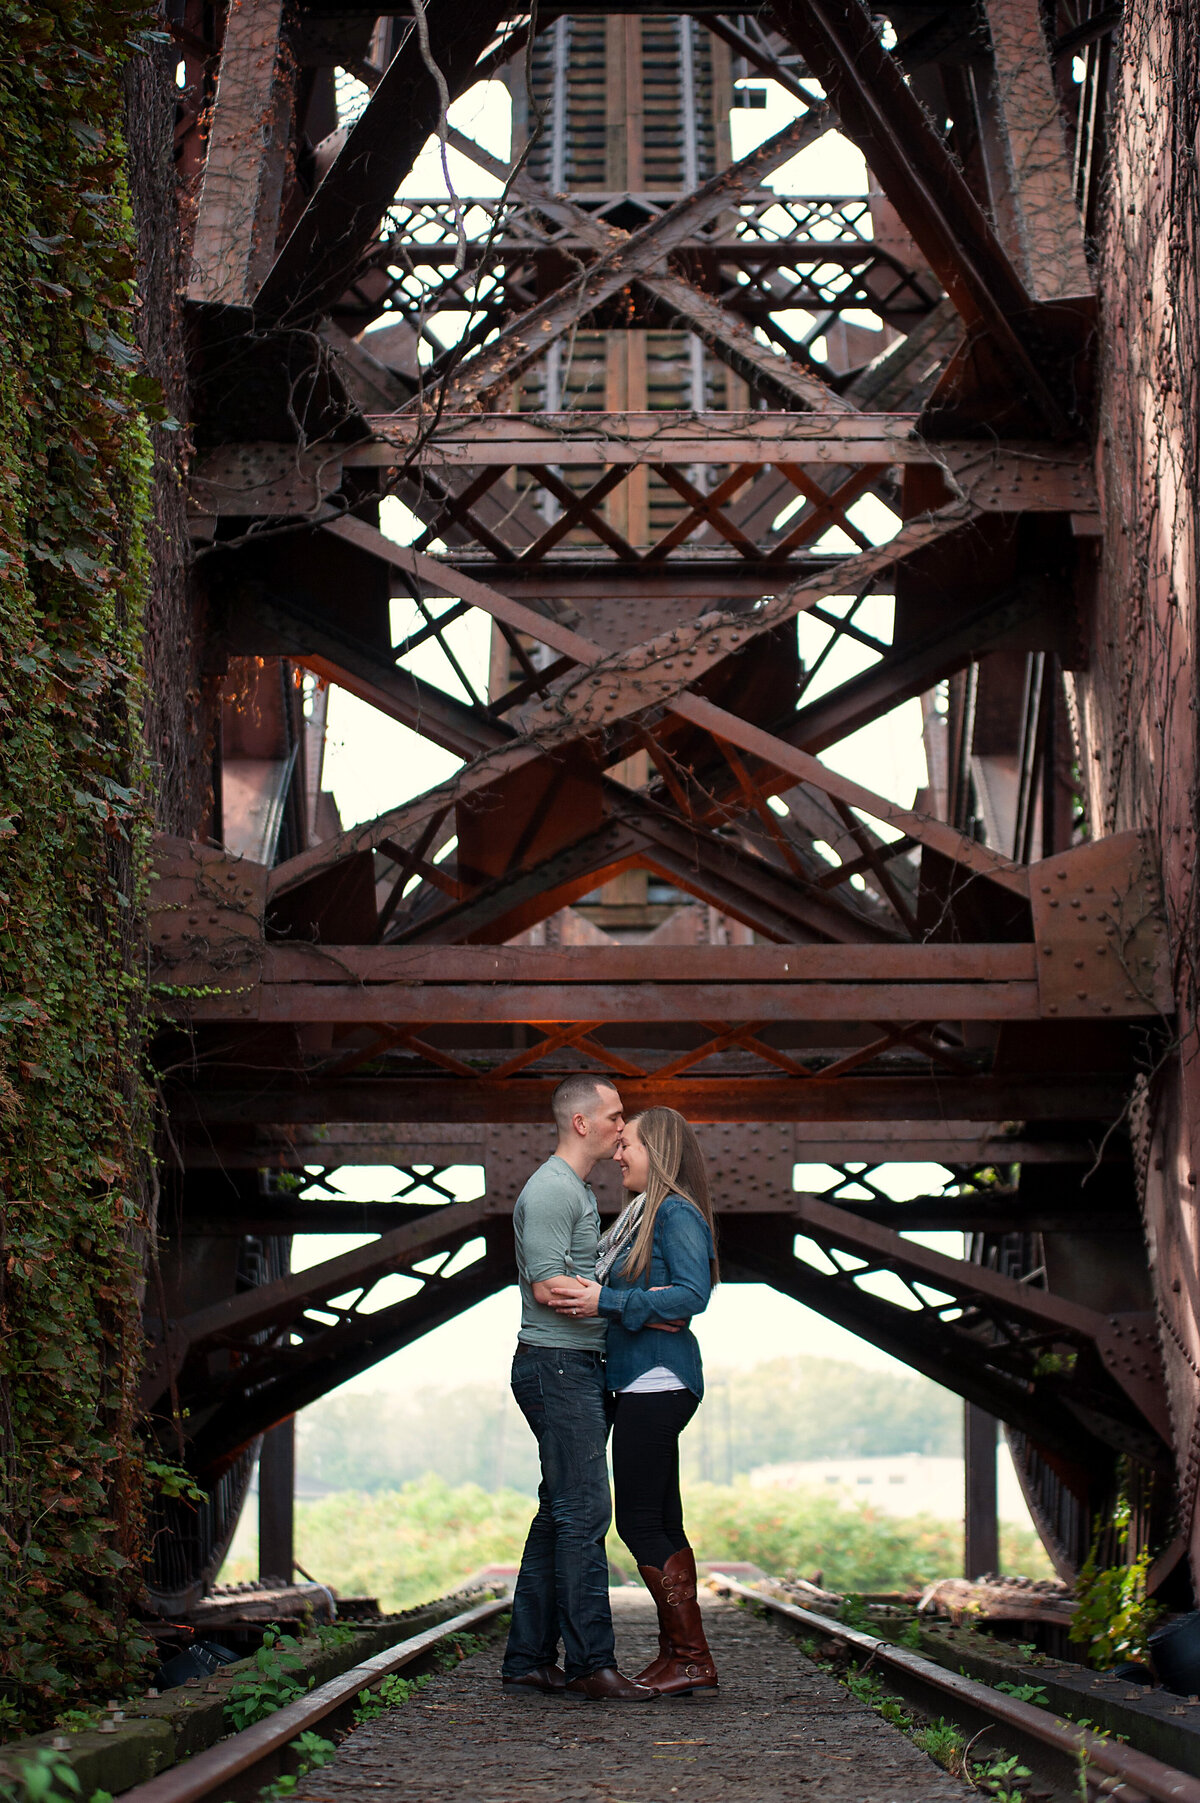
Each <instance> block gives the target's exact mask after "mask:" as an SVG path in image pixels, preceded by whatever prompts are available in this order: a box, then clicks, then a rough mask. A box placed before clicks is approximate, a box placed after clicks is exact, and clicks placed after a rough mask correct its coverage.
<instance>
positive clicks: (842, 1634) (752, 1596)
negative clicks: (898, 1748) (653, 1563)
mask: <svg viewBox="0 0 1200 1803" xmlns="http://www.w3.org/2000/svg"><path fill="white" fill-rule="evenodd" d="M708 1583H709V1588H710V1589H712V1590H714V1591H715V1592H716V1593H717V1594H718V1595H719V1596H729V1597H735V1598H738V1599H740V1600H742V1601H745V1602H748V1603H753V1604H755V1605H756V1606H757V1607H759V1608H761V1609H762V1610H764V1611H765V1612H767V1613H768V1614H769V1615H771V1616H772V1617H774V1618H775V1619H777V1620H778V1621H779V1622H780V1623H781V1624H782V1625H783V1626H785V1627H787V1628H788V1629H790V1630H791V1631H792V1632H793V1633H795V1634H803V1635H805V1636H810V1637H813V1638H817V1639H820V1640H824V1641H827V1642H829V1643H831V1644H834V1645H837V1646H839V1647H842V1648H845V1649H847V1650H849V1651H850V1652H852V1653H853V1654H854V1655H855V1656H856V1657H857V1658H858V1659H859V1660H860V1669H863V1668H865V1667H870V1669H871V1670H872V1671H875V1672H878V1673H879V1674H880V1675H881V1676H883V1677H885V1678H886V1680H887V1683H888V1686H889V1688H890V1689H891V1690H892V1691H893V1692H894V1693H895V1695H896V1696H898V1697H899V1698H900V1699H901V1701H903V1702H905V1703H908V1704H909V1705H910V1706H911V1707H913V1708H915V1709H917V1710H919V1711H920V1712H921V1714H922V1715H926V1716H930V1717H933V1718H934V1719H936V1718H937V1717H939V1716H940V1717H943V1718H945V1719H946V1720H947V1721H951V1722H953V1723H954V1724H955V1726H956V1727H958V1728H959V1729H961V1730H962V1732H963V1733H965V1734H966V1735H968V1736H978V1737H980V1739H981V1740H982V1738H983V1736H984V1735H986V1734H988V1733H989V1732H990V1731H994V1736H995V1739H994V1742H993V1746H994V1747H1002V1748H1003V1750H1004V1752H1006V1753H1016V1754H1019V1755H1020V1757H1021V1759H1022V1760H1023V1761H1024V1762H1025V1763H1026V1764H1027V1765H1028V1766H1029V1768H1030V1770H1031V1771H1032V1772H1033V1774H1034V1776H1035V1777H1036V1778H1038V1779H1040V1780H1042V1781H1044V1782H1045V1783H1048V1784H1050V1785H1051V1786H1052V1787H1053V1788H1054V1790H1055V1791H1056V1792H1057V1793H1059V1794H1060V1795H1064V1794H1065V1795H1067V1796H1071V1797H1082V1796H1083V1794H1084V1793H1083V1790H1082V1789H1081V1785H1080V1780H1081V1777H1082V1778H1083V1780H1084V1782H1085V1784H1086V1795H1087V1797H1088V1798H1089V1799H1091V1798H1117V1799H1119V1800H1120V1803H1200V1779H1197V1778H1193V1777H1192V1776H1191V1774H1190V1773H1188V1772H1181V1771H1177V1770H1176V1769H1175V1768H1174V1767H1173V1766H1169V1765H1164V1763H1163V1762H1162V1760H1160V1759H1154V1758H1153V1757H1152V1756H1151V1755H1150V1754H1148V1753H1140V1752H1138V1751H1137V1750H1136V1748H1133V1747H1127V1746H1125V1745H1124V1744H1123V1743H1122V1742H1120V1741H1116V1740H1110V1739H1107V1738H1105V1737H1104V1736H1103V1735H1098V1734H1092V1733H1090V1732H1089V1731H1088V1730H1087V1729H1086V1728H1081V1727H1079V1726H1078V1724H1077V1723H1074V1722H1070V1721H1064V1720H1063V1719H1062V1718H1061V1717H1058V1716H1054V1715H1051V1714H1049V1713H1048V1712H1047V1711H1046V1710H1045V1709H1039V1708H1037V1707H1035V1705H1033V1704H1032V1703H1022V1702H1020V1701H1019V1700H1018V1698H1016V1697H1010V1696H1006V1695H1005V1694H1004V1692H1003V1691H999V1690H993V1689H992V1688H991V1686H990V1685H987V1684H980V1683H978V1682H977V1681H976V1680H975V1679H974V1678H967V1677H964V1676H963V1675H962V1674H961V1673H959V1672H951V1671H947V1670H945V1668H944V1667H943V1666H940V1665H937V1664H936V1663H935V1662H934V1661H933V1660H932V1659H927V1658H925V1657H924V1655H923V1654H921V1653H914V1652H910V1651H909V1650H908V1648H907V1647H900V1646H895V1645H893V1643H892V1642H891V1641H888V1640H880V1639H878V1638H877V1637H876V1636H875V1635H873V1634H864V1633H863V1632H862V1631H861V1629H858V1628H851V1627H847V1626H844V1625H843V1624H842V1623H841V1622H836V1621H832V1620H831V1619H830V1618H829V1617H828V1616H826V1615H816V1614H814V1613H813V1611H812V1610H810V1609H802V1608H800V1607H799V1606H798V1605H797V1604H795V1603H788V1602H784V1601H783V1600H782V1599H781V1598H779V1597H774V1596H770V1595H768V1594H765V1593H764V1592H763V1591H761V1590H753V1589H751V1588H750V1586H749V1585H747V1584H742V1583H739V1582H738V1581H737V1579H736V1578H728V1577H722V1576H719V1575H714V1576H713V1577H711V1578H710V1579H709V1580H708ZM988 1750H989V1751H990V1750H992V1749H988ZM981 1753H982V1749H981Z"/></svg>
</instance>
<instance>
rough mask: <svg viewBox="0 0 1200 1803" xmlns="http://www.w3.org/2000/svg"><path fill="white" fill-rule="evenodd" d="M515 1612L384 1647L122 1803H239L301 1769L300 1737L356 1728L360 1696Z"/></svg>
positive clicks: (503, 1602) (486, 1608) (467, 1620)
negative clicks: (294, 1748) (294, 1749)
mask: <svg viewBox="0 0 1200 1803" xmlns="http://www.w3.org/2000/svg"><path fill="white" fill-rule="evenodd" d="M511 1607H512V1597H511V1595H509V1594H507V1593H506V1594H505V1595H504V1596H501V1597H497V1598H495V1599H494V1600H493V1601H492V1602H488V1603H479V1604H477V1606H476V1607H475V1608H474V1609H466V1610H464V1611H463V1613H462V1614H461V1615H455V1616H452V1617H451V1618H450V1620H449V1621H443V1622H439V1623H438V1624H437V1626H436V1627H433V1628H427V1629H426V1630H425V1632H424V1633H423V1634H414V1635H413V1636H412V1638H411V1639H410V1640H402V1641H400V1642H398V1644H397V1645H396V1646H392V1647H387V1648H385V1650H384V1651H383V1652H382V1653H376V1654H375V1655H374V1657H373V1658H371V1659H364V1660H363V1662H362V1664H361V1665H355V1666H353V1667H352V1668H351V1669H350V1670H349V1671H347V1672H343V1673H342V1674H341V1676H340V1677H337V1678H331V1679H330V1680H329V1682H328V1683H327V1684H322V1685H320V1687H319V1688H318V1689H316V1690H310V1691H309V1692H308V1694H307V1695H306V1696H303V1697H301V1698H300V1699H299V1700H298V1701H297V1702H295V1703H289V1704H288V1705H287V1706H286V1707H285V1708H283V1709H280V1710H277V1711H276V1713H275V1714H274V1715H270V1716H268V1717H267V1718H266V1720H265V1721H261V1722H255V1723H254V1724H253V1726H252V1727H249V1728H244V1729H243V1730H242V1732H241V1733H240V1734H231V1735H230V1736H229V1738H228V1739H227V1740H222V1741H218V1742H217V1745H216V1746H215V1747H209V1748H207V1749H206V1751H205V1752H203V1753H197V1754H195V1756H194V1757H193V1758H191V1759H185V1760H183V1761H181V1762H180V1764H178V1765H173V1766H170V1767H169V1768H168V1769H167V1770H166V1771H165V1772H160V1773H159V1775H158V1777H157V1778H151V1779H149V1781H148V1782H147V1783H145V1784H138V1785H135V1786H134V1788H133V1789H132V1790H127V1791H125V1792H123V1793H122V1795H121V1797H120V1803H207V1800H208V1799H210V1798H211V1799H214V1800H215V1803H226V1799H232V1800H235V1803H236V1800H239V1799H244V1798H250V1797H255V1796H257V1793H258V1791H259V1790H260V1789H261V1787H262V1786H263V1785H265V1784H269V1783H270V1782H271V1781H272V1780H273V1779H275V1778H277V1777H279V1776H280V1775H281V1773H284V1772H287V1771H289V1770H294V1769H295V1766H296V1763H297V1762H296V1761H295V1760H294V1759H290V1758H289V1748H290V1747H291V1745H292V1742H293V1741H295V1740H297V1739H299V1737H300V1735H302V1734H306V1733H311V1732H314V1731H315V1730H316V1729H318V1728H320V1729H322V1730H323V1731H324V1732H325V1733H326V1734H328V1733H329V1732H330V1731H331V1730H332V1731H334V1732H336V1731H337V1730H339V1729H343V1728H348V1727H349V1726H350V1725H351V1723H352V1722H353V1718H354V1711H355V1709H356V1707H357V1705H358V1700H359V1696H360V1694H361V1692H363V1691H364V1690H367V1691H370V1690H376V1689H378V1687H379V1685H380V1684H382V1683H383V1681H384V1679H385V1678H390V1677H392V1676H393V1674H394V1673H397V1672H402V1671H406V1670H411V1669H412V1668H413V1667H414V1666H415V1667H416V1668H417V1670H418V1671H420V1669H421V1668H422V1667H423V1666H425V1665H426V1664H428V1663H429V1661H430V1660H431V1658H432V1656H433V1654H434V1653H435V1652H436V1651H437V1649H438V1647H439V1646H442V1645H444V1644H445V1643H446V1642H448V1641H451V1640H453V1639H454V1638H455V1637H456V1635H459V1634H467V1633H470V1632H471V1631H472V1630H473V1629H476V1628H480V1627H483V1626H485V1625H486V1624H487V1623H488V1622H490V1621H494V1620H495V1618H496V1616H498V1615H500V1614H502V1613H503V1612H504V1611H505V1610H507V1609H509V1608H511Z"/></svg>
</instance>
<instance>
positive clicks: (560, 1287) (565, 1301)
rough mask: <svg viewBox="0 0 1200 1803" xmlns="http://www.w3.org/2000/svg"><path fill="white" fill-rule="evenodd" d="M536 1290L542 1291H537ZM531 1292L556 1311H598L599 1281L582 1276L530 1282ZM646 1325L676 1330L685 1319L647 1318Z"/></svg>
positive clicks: (662, 1330) (581, 1314) (576, 1313)
mask: <svg viewBox="0 0 1200 1803" xmlns="http://www.w3.org/2000/svg"><path fill="white" fill-rule="evenodd" d="M667 1287H668V1286H667V1285H666V1284H664V1283H656V1284H655V1285H654V1288H655V1289H656V1290H665V1289H666V1288H667ZM539 1290H542V1291H544V1292H545V1294H544V1295H538V1291H539ZM533 1293H534V1297H535V1299H536V1300H537V1301H538V1302H543V1303H545V1304H546V1306H547V1307H549V1308H552V1309H554V1310H555V1311H556V1313H558V1314H560V1315H574V1316H578V1317H579V1318H580V1319H581V1320H587V1319H589V1318H590V1317H591V1316H593V1315H598V1314H599V1313H600V1285H599V1284H598V1283H590V1282H589V1281H588V1280H587V1279H586V1278H584V1277H551V1278H549V1279H548V1280H547V1281H546V1282H545V1283H536V1284H534V1286H533ZM646 1325H647V1327H654V1328H657V1329H658V1331H659V1332H660V1333H678V1332H679V1330H680V1328H681V1327H686V1326H687V1322H686V1321H685V1320H684V1321H647V1323H646Z"/></svg>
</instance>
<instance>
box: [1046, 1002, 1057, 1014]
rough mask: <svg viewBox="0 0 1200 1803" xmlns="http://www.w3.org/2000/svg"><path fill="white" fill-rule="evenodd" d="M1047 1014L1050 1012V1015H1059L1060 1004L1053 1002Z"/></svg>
mask: <svg viewBox="0 0 1200 1803" xmlns="http://www.w3.org/2000/svg"><path fill="white" fill-rule="evenodd" d="M1047 1012H1048V1013H1050V1014H1057V1013H1058V1003H1057V1002H1051V1004H1050V1007H1049V1009H1048V1010H1047Z"/></svg>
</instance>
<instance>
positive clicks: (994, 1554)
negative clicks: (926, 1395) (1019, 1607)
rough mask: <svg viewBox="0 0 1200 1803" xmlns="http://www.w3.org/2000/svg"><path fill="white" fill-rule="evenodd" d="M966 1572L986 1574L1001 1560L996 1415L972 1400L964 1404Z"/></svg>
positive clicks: (970, 1574) (968, 1574) (964, 1572)
mask: <svg viewBox="0 0 1200 1803" xmlns="http://www.w3.org/2000/svg"><path fill="white" fill-rule="evenodd" d="M963 1464H964V1467H965V1474H966V1483H965V1492H966V1494H965V1498H964V1503H965V1506H964V1510H963V1575H964V1577H968V1578H978V1577H982V1576H983V1574H984V1572H987V1571H996V1570H997V1569H998V1567H999V1564H1000V1524H999V1520H998V1518H997V1512H996V1417H995V1416H994V1415H989V1414H988V1413H987V1411H986V1409H980V1408H976V1406H975V1404H974V1403H971V1402H968V1403H966V1404H964V1407H963Z"/></svg>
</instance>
